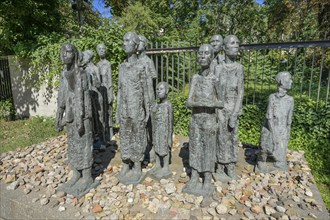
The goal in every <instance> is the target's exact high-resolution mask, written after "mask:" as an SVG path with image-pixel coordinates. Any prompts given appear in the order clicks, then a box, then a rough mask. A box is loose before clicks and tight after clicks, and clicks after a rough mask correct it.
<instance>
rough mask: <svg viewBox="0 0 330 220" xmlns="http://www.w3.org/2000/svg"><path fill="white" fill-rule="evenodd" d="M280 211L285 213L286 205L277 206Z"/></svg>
mask: <svg viewBox="0 0 330 220" xmlns="http://www.w3.org/2000/svg"><path fill="white" fill-rule="evenodd" d="M275 209H276V210H277V211H278V212H280V213H285V211H286V209H285V208H284V207H282V206H279V205H278V206H276V208H275Z"/></svg>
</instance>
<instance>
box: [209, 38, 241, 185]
mask: <svg viewBox="0 0 330 220" xmlns="http://www.w3.org/2000/svg"><path fill="white" fill-rule="evenodd" d="M238 49H239V41H238V38H237V37H236V36H235V35H229V36H226V37H225V39H224V51H225V59H224V61H223V62H222V63H220V64H219V65H217V66H216V67H215V74H216V76H217V77H218V78H219V80H220V88H219V89H220V90H221V94H222V96H223V101H224V108H223V109H217V119H218V121H219V132H218V140H217V152H216V153H217V169H216V173H215V174H214V177H215V179H216V180H220V181H226V180H228V179H231V178H235V177H236V171H235V170H236V169H235V165H236V162H237V154H238V122H239V121H238V120H239V116H240V114H241V111H242V102H243V93H244V83H243V79H244V70H243V66H242V65H241V64H239V63H237V62H236V56H237V54H238Z"/></svg>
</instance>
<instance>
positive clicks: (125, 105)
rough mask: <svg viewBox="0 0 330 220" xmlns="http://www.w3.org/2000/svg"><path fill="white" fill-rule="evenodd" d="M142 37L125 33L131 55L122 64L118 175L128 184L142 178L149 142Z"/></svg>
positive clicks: (119, 93)
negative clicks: (140, 48) (139, 54)
mask: <svg viewBox="0 0 330 220" xmlns="http://www.w3.org/2000/svg"><path fill="white" fill-rule="evenodd" d="M139 41H140V40H139V37H138V35H137V34H135V33H134V32H128V33H126V34H125V35H124V50H125V52H126V54H127V59H126V60H125V61H124V63H122V64H121V65H120V66H119V78H118V94H117V97H118V98H117V111H116V122H117V123H119V124H120V130H119V135H120V151H121V158H122V168H121V170H120V172H119V174H118V176H117V177H118V179H119V181H120V182H122V183H124V184H131V183H133V184H134V183H139V182H140V181H141V180H142V178H143V175H142V169H141V162H142V161H143V158H144V152H145V150H146V146H147V133H146V125H147V121H148V119H149V94H148V87H147V76H146V71H145V65H144V64H143V63H141V62H140V61H139V60H138V58H137V48H138V46H139Z"/></svg>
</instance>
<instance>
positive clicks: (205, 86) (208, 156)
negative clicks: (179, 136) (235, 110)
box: [183, 44, 223, 196]
mask: <svg viewBox="0 0 330 220" xmlns="http://www.w3.org/2000/svg"><path fill="white" fill-rule="evenodd" d="M197 58H198V62H199V63H200V65H201V67H202V69H201V71H200V72H199V73H198V74H195V75H194V76H193V77H192V80H191V85H190V89H189V96H188V100H187V106H188V107H190V108H191V109H192V116H191V120H190V136H189V165H190V167H191V168H192V170H191V178H190V180H189V182H188V183H187V184H186V185H185V187H184V188H183V192H186V193H190V194H194V195H197V196H200V195H202V196H210V195H211V194H212V193H213V191H214V187H213V186H212V185H211V181H212V172H214V168H215V162H216V138H217V136H216V134H217V120H216V113H215V111H216V108H221V107H223V103H222V102H221V101H220V99H219V92H218V88H219V85H218V84H219V80H218V78H217V77H216V76H215V75H214V73H213V72H212V71H211V70H210V64H211V62H212V60H213V48H212V46H211V45H210V44H203V45H202V46H201V47H200V48H199V51H198V53H197ZM200 176H204V181H203V183H201V182H200V181H199V177H200Z"/></svg>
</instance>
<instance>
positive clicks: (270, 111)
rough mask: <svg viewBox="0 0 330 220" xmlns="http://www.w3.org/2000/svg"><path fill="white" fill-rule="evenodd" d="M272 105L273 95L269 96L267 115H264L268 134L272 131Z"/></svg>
mask: <svg viewBox="0 0 330 220" xmlns="http://www.w3.org/2000/svg"><path fill="white" fill-rule="evenodd" d="M273 103H274V98H273V95H270V96H269V100H268V106H267V113H266V119H267V123H268V128H269V131H270V132H272V131H273V115H274V111H273V105H274V104H273Z"/></svg>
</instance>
